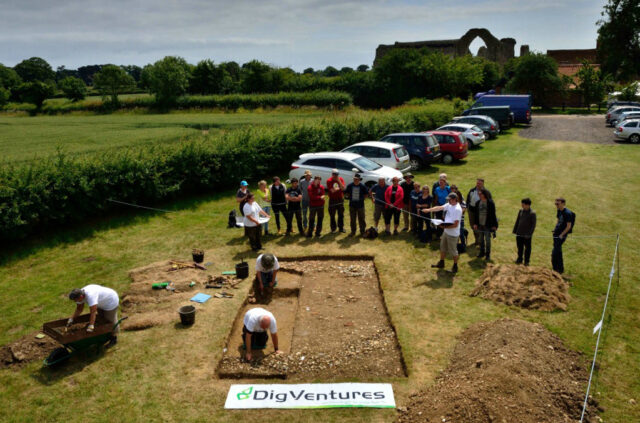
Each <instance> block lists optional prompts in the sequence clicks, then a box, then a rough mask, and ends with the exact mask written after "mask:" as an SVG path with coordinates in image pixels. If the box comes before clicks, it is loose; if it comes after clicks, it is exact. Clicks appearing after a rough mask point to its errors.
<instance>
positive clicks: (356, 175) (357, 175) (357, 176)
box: [353, 173, 362, 179]
mask: <svg viewBox="0 0 640 423" xmlns="http://www.w3.org/2000/svg"><path fill="white" fill-rule="evenodd" d="M353 177H354V178H358V179H362V175H360V174H359V173H356V174H355V175H353Z"/></svg>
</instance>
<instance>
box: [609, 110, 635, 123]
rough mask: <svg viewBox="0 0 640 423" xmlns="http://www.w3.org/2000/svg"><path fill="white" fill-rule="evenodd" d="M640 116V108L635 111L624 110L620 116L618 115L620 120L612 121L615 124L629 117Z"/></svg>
mask: <svg viewBox="0 0 640 423" xmlns="http://www.w3.org/2000/svg"><path fill="white" fill-rule="evenodd" d="M638 118H640V110H638V111H635V112H622V113H620V116H619V117H618V121H617V122H615V123H614V122H613V121H612V122H611V123H612V124H613V126H616V125H618V124H619V123H622V122H624V121H625V120H628V119H638Z"/></svg>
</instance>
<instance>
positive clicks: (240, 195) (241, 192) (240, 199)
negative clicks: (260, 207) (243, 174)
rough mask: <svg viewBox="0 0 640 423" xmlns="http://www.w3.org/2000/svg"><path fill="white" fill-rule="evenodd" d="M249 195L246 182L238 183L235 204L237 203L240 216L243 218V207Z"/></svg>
mask: <svg viewBox="0 0 640 423" xmlns="http://www.w3.org/2000/svg"><path fill="white" fill-rule="evenodd" d="M249 194H251V191H249V184H248V183H247V181H241V182H240V188H238V192H236V202H237V203H238V207H240V214H242V215H243V216H244V211H243V208H244V205H245V204H246V203H247V196H248V195H249Z"/></svg>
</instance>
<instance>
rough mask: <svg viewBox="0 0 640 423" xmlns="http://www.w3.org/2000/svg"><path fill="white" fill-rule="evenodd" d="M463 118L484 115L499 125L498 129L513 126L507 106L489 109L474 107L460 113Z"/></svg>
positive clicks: (512, 118)
mask: <svg viewBox="0 0 640 423" xmlns="http://www.w3.org/2000/svg"><path fill="white" fill-rule="evenodd" d="M462 115H463V116H475V115H484V116H489V117H491V118H493V120H495V121H496V122H498V123H499V124H500V128H499V129H501V130H502V129H506V128H509V127H511V125H513V120H514V116H513V112H512V111H511V107H509V106H489V107H475V108H473V109H467V110H465V111H464V112H462Z"/></svg>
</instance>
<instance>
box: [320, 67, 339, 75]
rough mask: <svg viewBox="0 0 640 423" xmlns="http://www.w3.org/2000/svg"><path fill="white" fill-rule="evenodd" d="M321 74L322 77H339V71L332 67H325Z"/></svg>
mask: <svg viewBox="0 0 640 423" xmlns="http://www.w3.org/2000/svg"><path fill="white" fill-rule="evenodd" d="M322 74H323V75H324V76H338V75H340V71H339V70H338V69H336V68H334V67H333V66H327V67H326V68H324V70H323V71H322Z"/></svg>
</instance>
